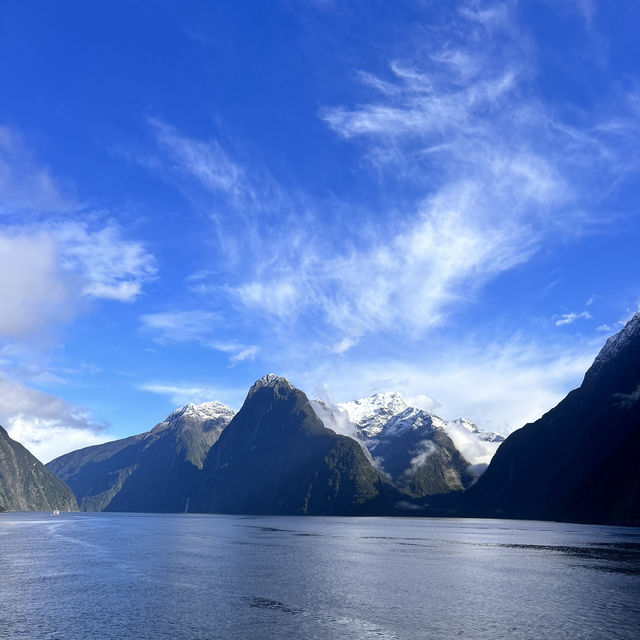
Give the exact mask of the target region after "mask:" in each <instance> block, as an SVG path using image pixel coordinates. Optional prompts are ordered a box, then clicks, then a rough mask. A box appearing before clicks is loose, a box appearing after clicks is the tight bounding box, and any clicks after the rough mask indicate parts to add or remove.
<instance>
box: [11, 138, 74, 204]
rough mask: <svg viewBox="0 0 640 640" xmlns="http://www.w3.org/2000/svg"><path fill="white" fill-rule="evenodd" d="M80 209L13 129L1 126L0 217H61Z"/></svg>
mask: <svg viewBox="0 0 640 640" xmlns="http://www.w3.org/2000/svg"><path fill="white" fill-rule="evenodd" d="M76 207H77V204H76V203H75V202H74V199H73V197H72V196H70V195H69V194H68V193H64V190H63V189H62V188H61V186H60V184H58V183H57V182H56V180H55V179H54V178H53V176H52V175H51V171H50V170H49V169H48V168H47V167H42V166H39V165H38V163H37V162H36V161H35V160H34V158H33V156H32V154H31V152H30V150H29V148H28V145H27V144H26V143H25V141H24V140H23V138H22V137H21V136H20V135H19V133H17V132H16V131H14V130H13V129H11V128H9V127H5V126H0V214H12V215H15V214H18V215H24V214H25V213H31V212H33V211H38V212H41V213H49V214H50V213H59V212H64V211H69V210H71V209H74V208H76Z"/></svg>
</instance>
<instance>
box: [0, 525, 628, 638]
mask: <svg viewBox="0 0 640 640" xmlns="http://www.w3.org/2000/svg"><path fill="white" fill-rule="evenodd" d="M0 560H1V561H2V565H1V566H2V580H1V581H0V638H2V639H4V638H7V639H11V640H26V639H29V640H31V639H34V638H36V639H38V640H40V639H42V640H49V639H50V640H53V639H54V638H55V639H58V638H60V639H62V638H64V639H65V640H80V639H85V638H92V639H96V640H106V639H116V638H117V639H120V638H123V639H133V638H135V639H136V640H137V639H145V638H148V639H150V640H151V639H153V640H156V639H162V638H172V639H173V638H185V639H186V638H189V639H191V638H195V639H203V640H204V639H207V640H209V639H212V638H225V639H226V638H243V639H244V638H249V639H253V638H256V639H257V638H260V639H261V640H262V639H270V638H296V639H297V638H300V639H303V640H307V639H315V638H318V639H320V638H322V639H323V640H324V639H327V638H329V639H330V638H340V639H341V640H342V639H346V640H349V639H351V638H353V639H360V638H378V639H379V638H388V639H400V638H403V639H414V638H444V639H448V638H474V639H478V640H485V639H487V640H488V639H493V638H527V639H530V638H557V637H562V638H563V640H564V639H571V638H576V639H577V638H580V639H582V638H593V639H596V638H597V639H601V638H633V639H634V640H635V639H636V638H638V637H640V619H639V614H638V606H637V605H638V601H639V596H640V576H639V574H640V530H638V529H633V528H617V527H590V526H584V525H567V524H558V523H548V522H544V523H535V522H522V521H504V520H461V519H440V520H434V519H385V518H270V517H234V516H197V515H189V516H186V515H149V514H65V515H61V516H58V517H56V519H55V521H52V519H51V518H50V517H48V516H43V515H42V514H2V515H0Z"/></svg>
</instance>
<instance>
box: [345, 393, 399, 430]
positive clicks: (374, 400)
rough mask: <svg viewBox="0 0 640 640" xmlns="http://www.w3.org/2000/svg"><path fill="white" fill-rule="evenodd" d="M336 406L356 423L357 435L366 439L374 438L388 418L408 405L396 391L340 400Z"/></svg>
mask: <svg viewBox="0 0 640 640" xmlns="http://www.w3.org/2000/svg"><path fill="white" fill-rule="evenodd" d="M337 406H338V408H339V409H342V410H343V411H345V412H346V414H347V415H348V416H349V420H351V422H353V423H354V424H355V425H356V427H357V433H358V437H360V438H361V439H362V440H367V439H369V438H375V437H376V436H377V435H378V434H379V433H380V432H381V431H382V429H383V428H384V426H385V425H386V424H387V422H388V421H389V419H390V418H393V416H396V415H398V414H399V413H402V412H403V411H404V410H405V409H407V408H408V406H409V405H407V403H406V401H405V399H404V398H403V397H402V396H401V395H400V394H398V393H374V394H373V395H372V396H369V397H368V398H361V399H360V400H353V401H352V402H342V403H340V404H338V405H337Z"/></svg>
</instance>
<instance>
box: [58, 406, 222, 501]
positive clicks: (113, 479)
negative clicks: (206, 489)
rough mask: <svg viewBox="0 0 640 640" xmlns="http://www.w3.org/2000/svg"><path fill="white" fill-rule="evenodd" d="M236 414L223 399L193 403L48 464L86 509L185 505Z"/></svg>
mask: <svg viewBox="0 0 640 640" xmlns="http://www.w3.org/2000/svg"><path fill="white" fill-rule="evenodd" d="M231 418H233V411H232V410H231V409H229V407H226V406H225V405H223V404H221V403H219V402H206V403H204V404H200V405H194V404H188V405H186V406H184V407H182V408H181V409H178V410H176V411H174V412H173V413H171V414H170V415H169V416H168V417H167V418H166V419H165V420H164V421H163V422H161V423H159V424H157V425H156V426H155V427H154V428H153V429H151V431H148V432H146V433H142V434H139V435H136V436H131V437H129V438H124V439H122V440H115V441H113V442H107V443H105V444H99V445H95V446H92V447H87V448H85V449H79V450H78V451H73V452H71V453H67V454H65V455H63V456H60V457H59V458H56V459H55V460H53V461H51V462H50V463H49V464H48V465H47V466H48V467H49V469H51V471H53V472H54V473H55V474H56V475H58V476H59V477H60V478H62V479H63V480H64V481H65V482H66V483H67V484H68V485H69V486H70V487H71V489H72V490H73V492H74V493H75V495H76V497H77V499H78V503H79V504H80V507H81V508H82V509H83V510H85V511H151V512H179V511H184V510H185V507H186V504H187V500H188V499H189V498H190V497H191V496H192V495H193V493H194V492H195V490H196V487H197V484H198V477H199V471H200V469H201V468H202V464H203V462H204V459H205V457H206V455H207V453H208V452H209V449H210V448H211V446H212V445H213V444H214V442H216V441H217V440H218V438H219V437H220V434H221V433H222V431H223V429H224V428H225V427H226V426H227V424H229V421H230V420H231Z"/></svg>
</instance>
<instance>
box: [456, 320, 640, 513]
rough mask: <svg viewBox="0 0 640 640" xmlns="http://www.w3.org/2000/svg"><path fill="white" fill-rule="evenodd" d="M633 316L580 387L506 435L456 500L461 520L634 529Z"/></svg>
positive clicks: (637, 492)
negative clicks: (471, 484)
mask: <svg viewBox="0 0 640 640" xmlns="http://www.w3.org/2000/svg"><path fill="white" fill-rule="evenodd" d="M639 452H640V313H636V314H635V315H634V316H633V318H632V319H631V320H630V321H629V322H628V323H627V325H626V326H625V327H624V329H622V331H620V333H618V334H617V335H615V336H613V337H611V338H609V340H607V343H606V344H605V346H604V347H603V349H602V350H601V351H600V353H599V354H598V356H597V358H596V359H595V361H594V363H593V365H592V366H591V368H590V369H589V370H588V371H587V373H586V374H585V377H584V381H583V382H582V385H581V386H580V387H579V388H578V389H575V390H574V391H572V392H571V393H569V395H568V396H567V397H566V398H565V399H564V400H563V401H562V402H560V404H558V405H557V406H556V407H555V408H553V409H551V411H549V412H548V413H546V414H545V415H544V416H542V418H540V419H539V420H537V421H536V422H534V423H532V424H527V425H525V426H524V427H522V428H521V429H519V430H517V431H515V432H514V433H512V434H511V435H510V436H509V437H508V438H507V439H506V440H505V442H504V443H503V444H502V445H501V446H500V448H499V449H498V451H497V453H496V455H495V456H494V458H493V460H492V461H491V464H490V465H489V468H488V469H487V471H486V473H485V474H484V475H483V476H482V477H481V478H480V480H479V481H478V483H477V484H476V485H475V486H474V487H472V488H471V489H470V490H469V491H468V492H467V494H466V495H465V496H464V505H465V513H466V514H467V515H488V516H497V517H515V518H531V519H551V520H570V521H583V522H597V523H618V524H634V525H638V524H640V465H639V464H638V455H639Z"/></svg>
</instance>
